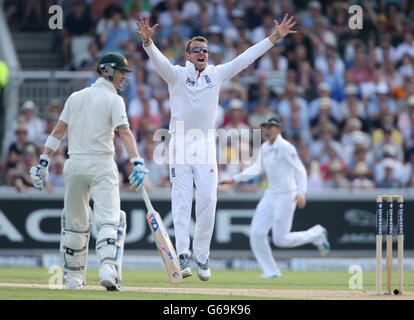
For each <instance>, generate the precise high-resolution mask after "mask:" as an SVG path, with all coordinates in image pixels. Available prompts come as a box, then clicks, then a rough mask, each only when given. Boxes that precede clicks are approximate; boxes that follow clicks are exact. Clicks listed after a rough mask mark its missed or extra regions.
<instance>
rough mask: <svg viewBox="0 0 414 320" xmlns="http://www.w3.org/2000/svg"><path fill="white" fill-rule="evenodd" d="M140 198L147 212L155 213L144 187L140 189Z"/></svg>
mask: <svg viewBox="0 0 414 320" xmlns="http://www.w3.org/2000/svg"><path fill="white" fill-rule="evenodd" d="M142 197H143V198H144V202H145V205H146V206H147V210H148V211H155V210H154V207H153V206H152V204H151V200H150V198H149V196H148V193H147V190H146V189H145V187H144V186H143V187H142Z"/></svg>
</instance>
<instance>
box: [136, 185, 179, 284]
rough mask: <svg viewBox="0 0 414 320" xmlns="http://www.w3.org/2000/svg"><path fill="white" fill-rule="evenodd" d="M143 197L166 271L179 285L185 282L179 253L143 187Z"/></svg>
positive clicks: (147, 216) (148, 220)
mask: <svg viewBox="0 0 414 320" xmlns="http://www.w3.org/2000/svg"><path fill="white" fill-rule="evenodd" d="M142 196H143V198H144V201H145V205H146V207H147V211H148V212H147V214H146V218H147V222H148V225H149V227H150V229H151V232H152V236H153V237H154V240H155V244H156V245H157V248H158V252H159V253H160V255H161V259H162V262H163V263H164V267H165V270H166V271H167V275H168V278H169V280H170V282H171V283H179V282H182V281H183V277H182V275H181V268H180V263H179V262H178V258H177V253H176V252H175V250H174V246H173V245H172V243H171V239H170V237H169V235H168V233H167V230H166V228H165V225H164V223H163V222H162V219H161V216H160V214H159V213H158V212H157V211H155V209H154V207H153V206H152V204H151V200H150V198H149V196H148V193H147V190H145V188H144V187H142Z"/></svg>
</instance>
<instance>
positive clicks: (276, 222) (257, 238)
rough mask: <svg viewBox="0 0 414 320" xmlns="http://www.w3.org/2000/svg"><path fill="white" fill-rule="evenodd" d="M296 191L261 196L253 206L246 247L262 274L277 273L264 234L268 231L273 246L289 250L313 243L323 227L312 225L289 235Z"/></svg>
mask: <svg viewBox="0 0 414 320" xmlns="http://www.w3.org/2000/svg"><path fill="white" fill-rule="evenodd" d="M295 196H296V192H289V193H283V194H271V193H270V192H267V191H266V193H265V195H264V196H263V198H262V199H261V200H260V202H259V204H258V205H257V208H256V211H255V213H254V216H253V219H252V224H251V229H250V246H251V248H252V251H253V254H254V256H255V257H256V260H257V261H258V263H259V264H260V266H261V268H262V270H263V272H264V274H266V275H274V274H279V273H280V270H279V268H278V266H277V264H276V261H275V259H274V258H273V255H272V249H271V247H270V244H269V239H268V235H269V232H270V230H272V240H273V243H274V244H275V245H276V246H278V247H284V248H292V247H297V246H301V245H304V244H307V243H313V244H316V243H317V242H318V240H319V239H320V235H321V233H322V230H323V228H322V227H321V226H320V225H315V226H313V227H312V228H310V229H308V230H306V231H300V232H291V229H292V222H293V216H294V212H295V209H296V201H295Z"/></svg>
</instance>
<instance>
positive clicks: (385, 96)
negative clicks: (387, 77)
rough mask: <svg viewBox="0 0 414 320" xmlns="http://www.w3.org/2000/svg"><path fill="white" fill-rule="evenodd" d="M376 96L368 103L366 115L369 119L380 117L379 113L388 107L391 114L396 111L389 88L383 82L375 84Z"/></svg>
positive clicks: (382, 112)
mask: <svg viewBox="0 0 414 320" xmlns="http://www.w3.org/2000/svg"><path fill="white" fill-rule="evenodd" d="M376 93H377V94H376V96H375V97H374V99H373V100H372V101H371V102H370V103H369V105H368V109H367V112H368V117H369V119H371V120H375V119H378V118H380V116H381V114H384V113H385V112H386V110H383V109H384V108H385V109H388V110H389V111H390V112H391V113H392V114H393V115H395V114H396V112H397V105H396V104H395V102H394V100H393V99H392V97H391V95H390V93H391V91H390V89H389V87H388V85H387V84H386V83H385V82H381V83H379V84H378V85H377V88H376Z"/></svg>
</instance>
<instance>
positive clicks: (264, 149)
mask: <svg viewBox="0 0 414 320" xmlns="http://www.w3.org/2000/svg"><path fill="white" fill-rule="evenodd" d="M263 172H264V173H265V174H266V177H267V180H268V183H269V187H268V189H267V190H266V193H287V192H293V191H296V192H297V193H298V194H302V195H304V194H305V193H306V190H307V173H306V169H305V167H304V165H303V164H302V161H301V160H300V158H299V155H298V153H297V151H296V148H295V147H294V146H293V145H292V144H291V143H290V142H288V141H287V140H285V139H284V138H283V137H282V136H281V135H280V134H279V135H278V136H277V138H276V139H275V141H274V142H273V144H270V143H269V141H266V142H264V143H263V144H262V146H261V157H260V159H259V158H258V159H257V160H256V161H255V162H254V163H253V165H252V166H250V167H248V168H247V169H245V170H244V171H243V172H241V173H238V174H236V175H234V176H233V178H234V180H235V181H236V182H237V183H239V182H242V181H248V180H250V179H252V178H253V177H255V176H258V175H260V174H262V173H263Z"/></svg>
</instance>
